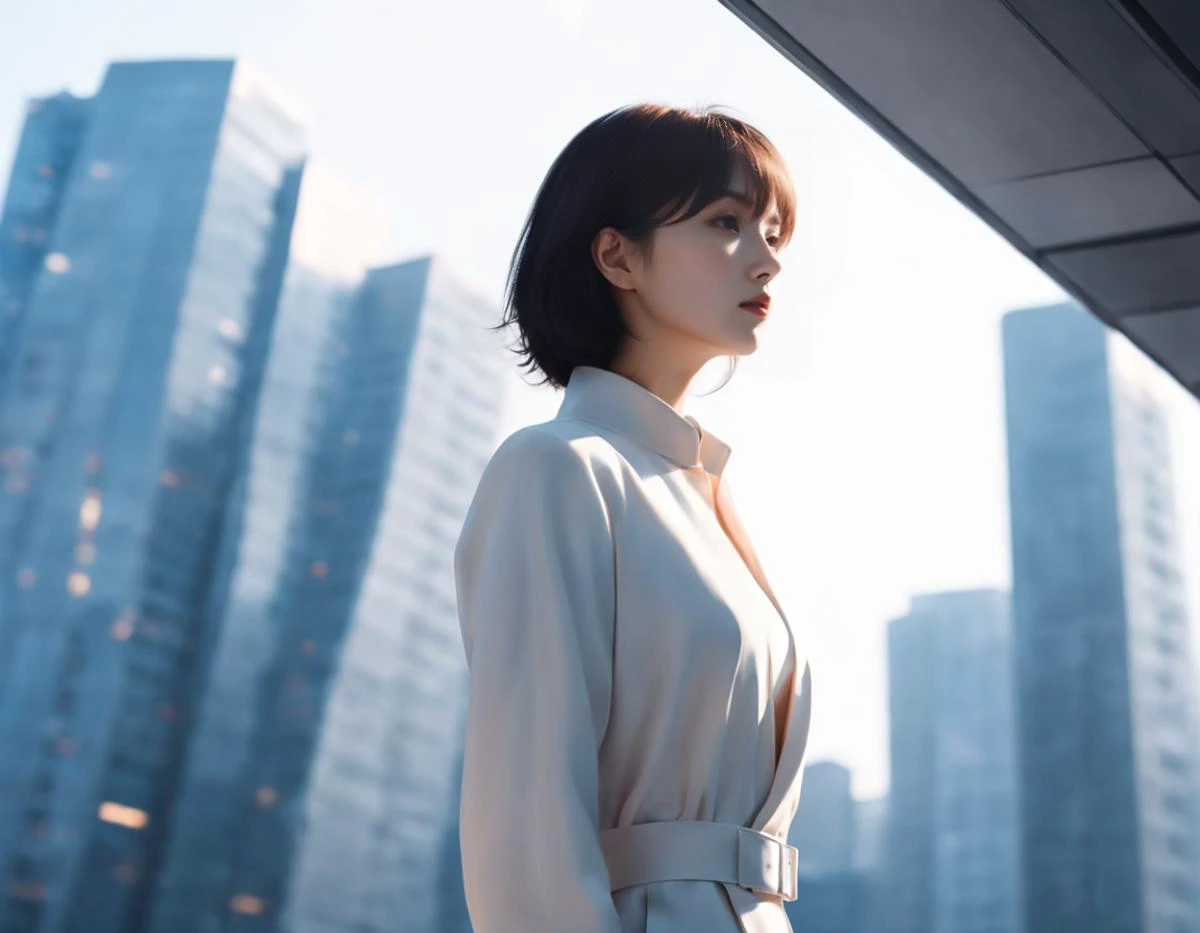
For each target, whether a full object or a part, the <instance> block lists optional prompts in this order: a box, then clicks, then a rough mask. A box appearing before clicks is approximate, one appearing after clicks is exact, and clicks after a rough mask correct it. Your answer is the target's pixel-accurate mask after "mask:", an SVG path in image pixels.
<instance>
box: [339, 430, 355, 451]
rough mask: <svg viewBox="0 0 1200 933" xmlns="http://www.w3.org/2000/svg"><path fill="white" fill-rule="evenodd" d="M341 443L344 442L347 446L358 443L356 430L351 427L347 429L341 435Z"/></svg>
mask: <svg viewBox="0 0 1200 933" xmlns="http://www.w3.org/2000/svg"><path fill="white" fill-rule="evenodd" d="M342 443H343V444H345V445H346V446H347V447H353V446H354V445H355V444H357V443H358V432H357V431H355V430H354V429H353V428H351V429H350V430H349V431H347V432H346V433H345V434H343V435H342Z"/></svg>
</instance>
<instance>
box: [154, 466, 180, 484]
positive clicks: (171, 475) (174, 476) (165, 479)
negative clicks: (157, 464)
mask: <svg viewBox="0 0 1200 933" xmlns="http://www.w3.org/2000/svg"><path fill="white" fill-rule="evenodd" d="M158 481H159V482H160V483H162V484H163V485H164V486H178V485H179V474H178V473H177V472H176V471H175V470H172V469H169V468H168V469H166V470H163V471H162V472H161V473H159V474H158Z"/></svg>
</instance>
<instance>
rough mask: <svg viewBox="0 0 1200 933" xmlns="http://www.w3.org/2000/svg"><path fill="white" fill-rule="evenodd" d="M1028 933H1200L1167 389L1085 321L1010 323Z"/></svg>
mask: <svg viewBox="0 0 1200 933" xmlns="http://www.w3.org/2000/svg"><path fill="white" fill-rule="evenodd" d="M1003 339H1004V369H1005V389H1006V398H1007V428H1008V459H1009V490H1010V500H1011V513H1012V555H1013V611H1014V623H1013V624H1014V639H1015V648H1016V651H1015V660H1016V689H1017V706H1018V717H1017V723H1018V729H1017V733H1018V739H1019V755H1018V758H1019V761H1020V788H1021V791H1020V797H1021V813H1020V826H1021V842H1022V850H1023V874H1024V886H1025V890H1026V913H1025V927H1026V929H1027V930H1028V931H1029V933H1051V931H1053V933H1105V931H1117V930H1121V931H1126V930H1140V931H1146V933H1197V931H1200V834H1198V829H1200V823H1198V818H1197V809H1198V805H1200V790H1198V786H1200V785H1198V780H1200V778H1198V774H1200V761H1198V760H1197V730H1196V706H1195V686H1196V685H1195V667H1194V646H1193V645H1192V644H1191V638H1190V634H1189V629H1188V613H1187V611H1186V605H1185V598H1184V588H1183V578H1182V574H1181V572H1180V557H1179V541H1178V536H1177V531H1176V519H1175V512H1174V495H1173V490H1172V481H1171V466H1170V463H1171V461H1170V451H1169V443H1168V437H1169V435H1168V424H1167V418H1166V410H1165V406H1164V405H1163V404H1162V403H1161V402H1160V400H1159V398H1158V391H1159V387H1160V386H1161V384H1162V383H1161V380H1163V379H1165V378H1166V377H1165V376H1164V375H1163V374H1162V373H1160V372H1159V371H1158V370H1157V369H1156V367H1155V366H1154V365H1153V364H1152V363H1150V362H1149V361H1148V360H1147V359H1146V358H1145V357H1143V356H1142V355H1141V354H1140V352H1139V351H1137V350H1135V349H1134V348H1133V347H1132V346H1131V345H1130V344H1129V343H1128V342H1127V341H1125V340H1124V339H1123V338H1121V337H1119V336H1118V335H1115V334H1112V333H1110V332H1108V331H1107V329H1106V328H1105V327H1104V326H1103V325H1102V324H1100V323H1099V322H1098V321H1097V320H1096V319H1094V318H1093V317H1091V316H1090V315H1089V314H1087V313H1086V312H1085V311H1084V310H1083V309H1082V308H1080V307H1079V306H1077V305H1075V304H1073V303H1066V304H1057V305H1048V306H1043V307H1036V308H1027V309H1022V310H1018V311H1014V312H1011V313H1010V314H1008V315H1006V316H1005V318H1004V322H1003Z"/></svg>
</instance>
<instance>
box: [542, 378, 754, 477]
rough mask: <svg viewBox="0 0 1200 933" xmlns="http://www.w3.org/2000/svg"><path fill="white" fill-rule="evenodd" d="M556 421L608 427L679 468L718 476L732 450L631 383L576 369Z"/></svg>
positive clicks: (631, 381) (651, 394) (649, 393)
mask: <svg viewBox="0 0 1200 933" xmlns="http://www.w3.org/2000/svg"><path fill="white" fill-rule="evenodd" d="M557 417H560V418H577V419H579V420H581V421H587V422H590V423H592V424H596V425H600V426H602V427H606V428H609V429H610V430H612V431H614V432H616V433H617V434H620V435H622V436H624V437H627V438H629V439H630V440H632V441H634V442H636V443H638V444H640V445H641V446H643V447H647V448H649V449H650V450H653V451H655V452H656V453H658V454H661V455H662V456H663V457H666V458H667V459H668V460H670V461H671V462H672V463H675V464H677V465H678V466H682V467H689V468H695V467H703V468H704V469H705V471H707V472H708V473H711V474H712V475H714V476H720V475H721V472H722V471H723V470H724V469H725V463H726V461H727V460H728V459H729V454H730V453H731V448H730V447H729V445H728V444H726V443H725V442H724V441H723V440H721V439H720V438H719V437H717V436H716V435H715V434H713V433H712V432H710V431H706V430H704V429H703V428H702V427H700V422H698V421H697V420H696V419H695V418H693V417H692V416H691V415H681V414H680V413H679V412H677V411H676V410H675V409H674V408H672V407H671V406H670V405H668V404H667V403H666V402H664V401H663V400H662V399H661V398H659V397H658V396H657V395H655V394H654V393H653V392H651V391H650V390H649V389H647V388H644V387H643V386H641V385H639V384H638V383H636V382H634V381H633V380H632V379H628V378H626V377H625V376H622V375H620V374H618V373H614V372H612V371H611V370H608V369H601V368H599V367H595V366H576V367H575V368H574V369H573V370H572V371H571V377H570V379H568V380H567V387H566V389H565V390H564V391H563V400H562V404H561V405H560V406H559V409H558V416H557Z"/></svg>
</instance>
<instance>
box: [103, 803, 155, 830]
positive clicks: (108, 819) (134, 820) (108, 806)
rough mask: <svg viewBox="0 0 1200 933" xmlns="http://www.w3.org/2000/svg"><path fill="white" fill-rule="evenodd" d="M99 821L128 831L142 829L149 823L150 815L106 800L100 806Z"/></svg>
mask: <svg viewBox="0 0 1200 933" xmlns="http://www.w3.org/2000/svg"><path fill="white" fill-rule="evenodd" d="M99 813H100V819H102V820H104V822H105V823H114V824H115V825H117V826H124V827H126V828H128V829H142V828H143V827H144V826H145V825H146V824H147V823H148V822H150V814H149V813H147V812H146V811H145V810H139V809H138V808H137V807H127V806H125V804H123V803H114V802H113V801H111V800H106V801H104V803H102V804H100V811H99Z"/></svg>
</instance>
